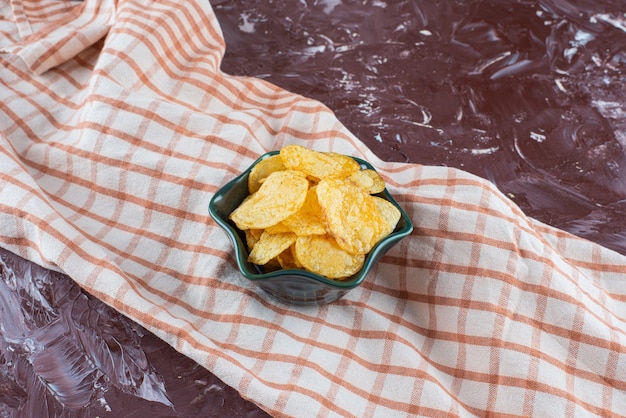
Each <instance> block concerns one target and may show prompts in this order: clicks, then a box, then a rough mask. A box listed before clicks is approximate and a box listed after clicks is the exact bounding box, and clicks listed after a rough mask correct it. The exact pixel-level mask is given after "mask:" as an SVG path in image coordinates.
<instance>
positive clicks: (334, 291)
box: [209, 151, 413, 305]
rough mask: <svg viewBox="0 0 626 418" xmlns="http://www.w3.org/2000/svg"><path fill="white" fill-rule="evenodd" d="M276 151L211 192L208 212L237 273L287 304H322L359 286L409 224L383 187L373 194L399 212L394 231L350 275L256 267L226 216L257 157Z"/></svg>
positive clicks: (245, 187) (365, 165)
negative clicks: (231, 249)
mask: <svg viewBox="0 0 626 418" xmlns="http://www.w3.org/2000/svg"><path fill="white" fill-rule="evenodd" d="M279 152H280V151H271V152H268V153H266V154H263V155H262V156H261V157H259V159H257V160H256V161H255V162H254V163H253V164H252V165H251V166H250V167H249V168H248V169H247V170H245V171H244V172H243V173H241V174H240V175H239V176H237V177H235V178H234V179H233V180H231V181H230V182H228V183H227V184H226V185H224V186H223V187H222V188H221V189H219V190H218V191H217V193H215V195H214V196H213V197H212V198H211V201H210V203H209V214H210V215H211V217H212V218H213V219H214V220H215V222H216V223H217V224H218V225H219V226H220V227H222V228H223V229H224V231H225V232H226V234H227V235H228V236H229V237H230V239H231V241H232V242H233V245H234V247H235V258H236V260H237V266H238V268H239V271H240V272H241V274H242V275H243V276H244V277H245V278H246V279H248V280H250V281H251V282H252V283H254V284H255V285H257V286H258V287H259V288H261V289H262V290H264V291H265V292H267V293H268V294H270V295H272V296H274V297H276V298H278V299H280V300H282V301H285V302H288V303H292V304H299V305H324V304H327V303H330V302H333V301H335V300H337V299H339V298H341V297H342V296H343V295H345V294H346V293H347V292H349V291H350V290H352V289H354V288H355V287H357V286H359V285H360V284H361V283H363V281H364V280H365V278H366V277H367V276H368V274H369V273H370V271H371V270H372V267H373V266H374V265H375V264H376V262H377V261H378V260H379V259H380V258H381V257H382V256H383V255H384V254H385V253H386V252H387V251H388V250H389V249H390V248H391V247H393V246H394V245H395V244H397V243H398V242H399V241H400V240H401V239H403V238H404V237H406V236H407V235H409V234H410V233H411V231H412V230H413V223H412V222H411V219H410V218H409V217H408V216H407V214H406V212H405V211H404V210H403V209H402V207H400V205H399V204H398V202H396V201H395V199H394V198H393V197H392V196H391V195H390V194H389V192H388V191H387V189H385V190H383V191H382V192H381V193H378V194H377V195H376V196H379V197H382V198H383V199H386V200H388V201H389V202H391V203H392V204H393V205H394V206H396V207H397V208H398V210H399V211H400V220H399V221H398V224H397V225H396V228H395V230H394V231H393V232H392V233H391V234H390V235H388V236H387V237H385V238H383V239H382V240H380V241H379V242H378V243H377V244H376V245H375V246H374V247H373V248H372V250H371V251H370V252H369V253H368V254H367V255H366V257H365V262H364V263H363V267H361V269H360V270H359V271H358V272H357V273H356V274H354V275H353V276H351V277H348V278H345V279H342V280H331V279H328V278H326V277H324V276H321V275H319V274H315V273H312V272H309V271H306V270H301V269H282V270H276V271H271V272H267V273H264V272H263V270H262V269H261V268H260V266H257V265H255V264H253V263H251V262H249V261H248V248H247V245H246V239H245V234H244V233H243V231H241V230H239V229H238V228H237V227H236V226H235V224H234V223H233V222H232V221H231V220H229V219H228V217H229V215H230V214H231V212H232V211H233V210H235V209H236V208H237V207H238V206H239V204H241V202H242V201H243V200H244V199H245V198H246V197H247V196H248V195H249V192H248V176H249V175H250V171H251V170H252V169H253V168H254V166H255V165H256V164H258V163H259V162H260V161H261V160H263V159H265V158H268V157H270V156H272V155H275V154H278V153H279ZM351 158H353V159H354V160H355V161H356V162H357V163H359V165H360V166H361V168H362V169H366V168H367V169H371V170H374V167H372V165H371V164H369V163H368V162H366V161H364V160H362V159H360V158H357V157H351Z"/></svg>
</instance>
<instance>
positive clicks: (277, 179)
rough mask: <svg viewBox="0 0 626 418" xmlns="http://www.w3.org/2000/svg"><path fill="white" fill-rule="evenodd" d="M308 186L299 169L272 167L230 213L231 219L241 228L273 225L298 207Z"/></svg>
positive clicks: (262, 227) (263, 227)
mask: <svg viewBox="0 0 626 418" xmlns="http://www.w3.org/2000/svg"><path fill="white" fill-rule="evenodd" d="M308 189H309V181H308V180H307V179H306V178H305V177H304V176H303V175H302V174H301V173H298V172H296V171H291V170H287V171H275V172H273V173H271V174H270V175H269V176H267V178H266V179H265V181H264V182H263V184H262V185H261V187H260V188H259V190H258V191H257V192H256V193H254V194H251V195H250V196H249V197H248V198H247V199H245V200H244V201H243V202H242V203H241V205H239V207H238V208H237V209H235V210H234V211H233V212H232V213H231V214H230V219H231V220H232V221H233V222H235V224H236V225H237V228H239V229H241V230H245V229H265V228H267V227H270V226H272V225H276V224H277V223H278V222H281V221H282V220H284V219H285V218H287V217H289V216H291V215H293V214H294V213H296V212H297V211H298V210H299V209H300V207H301V206H302V204H303V203H304V200H305V199H306V194H307V191H308Z"/></svg>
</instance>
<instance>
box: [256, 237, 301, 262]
mask: <svg viewBox="0 0 626 418" xmlns="http://www.w3.org/2000/svg"><path fill="white" fill-rule="evenodd" d="M295 241H296V234H294V233H293V232H287V233H284V234H270V233H267V232H263V234H262V235H261V239H259V241H258V242H257V243H256V244H255V246H254V248H253V249H252V251H250V255H249V256H248V261H250V262H251V263H254V264H259V265H263V264H267V263H268V262H269V261H270V260H271V259H273V258H275V257H276V256H278V255H279V254H280V253H282V252H283V251H285V250H286V249H287V248H289V247H290V246H291V244H293V243H294V242H295Z"/></svg>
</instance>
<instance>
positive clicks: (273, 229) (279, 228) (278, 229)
mask: <svg viewBox="0 0 626 418" xmlns="http://www.w3.org/2000/svg"><path fill="white" fill-rule="evenodd" d="M296 213H298V212H296ZM294 215H295V214H294ZM294 215H291V216H294ZM287 219H289V218H287ZM265 231H267V232H269V233H270V234H283V233H285V232H293V231H292V230H291V229H290V228H289V227H288V226H287V225H285V221H282V222H278V223H277V224H276V225H272V226H268V227H267V228H265Z"/></svg>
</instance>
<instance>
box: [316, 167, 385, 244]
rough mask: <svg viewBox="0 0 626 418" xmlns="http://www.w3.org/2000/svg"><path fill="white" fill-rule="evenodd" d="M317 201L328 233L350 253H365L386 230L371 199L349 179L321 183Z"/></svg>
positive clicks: (329, 180) (382, 219)
mask: <svg viewBox="0 0 626 418" xmlns="http://www.w3.org/2000/svg"><path fill="white" fill-rule="evenodd" d="M317 198H318V200H319V204H320V207H321V208H322V213H323V217H324V222H325V224H326V227H327V229H328V231H329V232H330V234H331V235H332V236H333V238H335V240H336V241H337V244H338V245H339V246H340V247H341V248H343V249H344V250H345V251H347V252H349V253H351V254H366V253H368V252H369V251H370V250H371V249H372V247H373V246H374V245H375V244H376V243H377V242H378V241H379V240H380V239H381V238H382V237H383V236H384V234H385V231H387V230H388V228H389V226H388V224H387V221H386V219H385V218H384V217H383V216H382V214H381V212H380V209H379V208H378V205H377V204H376V203H375V202H374V200H373V199H372V196H371V195H370V194H369V193H367V192H366V191H365V190H363V189H362V188H360V187H359V186H357V185H356V184H354V183H352V182H351V181H349V180H334V179H326V180H322V181H320V182H319V184H318V185H317Z"/></svg>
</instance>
